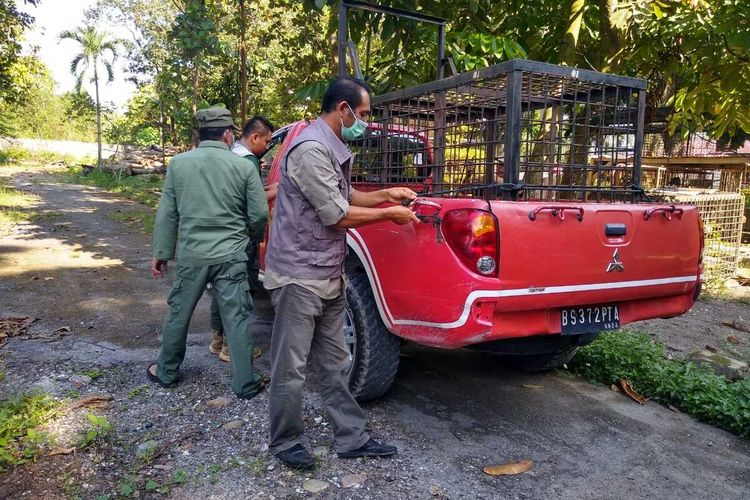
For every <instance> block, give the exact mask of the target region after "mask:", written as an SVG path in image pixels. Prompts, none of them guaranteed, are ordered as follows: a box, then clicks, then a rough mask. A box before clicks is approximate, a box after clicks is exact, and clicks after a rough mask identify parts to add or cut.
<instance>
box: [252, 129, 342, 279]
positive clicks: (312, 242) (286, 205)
mask: <svg viewBox="0 0 750 500" xmlns="http://www.w3.org/2000/svg"><path fill="white" fill-rule="evenodd" d="M327 126H328V125H326V124H325V123H323V122H322V120H320V119H318V120H317V121H315V122H314V123H312V124H311V125H310V126H308V127H307V128H306V129H305V130H303V131H302V133H301V134H299V135H298V136H297V137H296V138H295V139H294V140H293V141H292V144H290V146H289V150H288V151H287V152H286V154H285V155H284V157H283V158H282V159H281V179H280V180H279V191H278V194H277V196H276V203H275V205H274V210H273V221H272V223H271V234H270V237H269V240H268V248H267V251H266V266H267V267H268V268H270V269H272V270H273V271H274V272H276V273H277V274H280V275H282V276H289V277H292V278H303V279H320V280H324V279H331V278H336V277H339V276H341V274H342V273H343V267H344V259H345V258H346V229H340V228H336V227H328V226H325V225H323V223H322V222H320V218H319V217H318V214H317V213H316V212H315V208H314V207H313V206H312V205H311V204H310V203H309V202H308V201H307V198H305V196H304V194H302V191H300V189H299V188H298V187H297V186H296V185H295V184H294V182H292V181H291V179H290V178H289V175H288V173H287V165H286V164H287V159H288V158H289V153H291V152H292V150H293V149H294V148H296V147H297V146H298V145H300V144H301V143H303V142H306V141H315V142H319V143H320V144H322V145H323V146H325V148H326V150H327V151H328V155H329V157H330V159H331V163H332V164H333V165H334V168H335V170H336V175H337V176H338V180H339V182H338V188H339V190H340V191H341V195H342V196H343V197H344V199H349V191H350V189H351V187H350V175H351V161H347V162H346V163H345V164H344V165H339V164H338V162H337V161H336V157H335V155H334V152H333V149H332V148H331V146H330V144H329V143H328V141H329V138H328V137H327V136H326V134H325V133H324V131H323V130H322V129H321V127H327Z"/></svg>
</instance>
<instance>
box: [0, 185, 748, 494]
mask: <svg viewBox="0 0 750 500" xmlns="http://www.w3.org/2000/svg"><path fill="white" fill-rule="evenodd" d="M8 172H10V171H8ZM12 175H13V176H14V180H15V182H16V183H23V184H26V183H31V185H30V186H28V187H27V189H29V190H30V191H32V192H34V193H35V194H38V195H39V196H40V197H41V202H40V203H41V205H40V207H39V208H38V210H39V209H40V210H43V211H47V212H48V213H50V214H56V215H54V216H50V217H46V218H43V219H41V220H40V221H39V222H38V223H37V225H21V226H19V227H18V228H17V230H16V231H15V232H13V234H11V235H8V236H7V237H4V238H2V239H0V316H8V315H13V316H35V317H38V318H40V320H39V321H38V322H37V323H35V325H34V326H33V327H32V330H31V331H32V333H33V334H35V335H48V334H50V333H51V332H53V331H54V330H56V329H58V328H60V327H62V326H66V327H68V328H70V332H69V334H68V335H66V336H65V337H64V338H62V339H61V340H58V341H54V342H44V341H42V340H22V339H12V340H11V342H9V343H8V345H6V346H5V347H4V348H2V349H0V356H2V358H0V359H1V361H0V365H2V366H0V369H2V371H4V372H5V375H6V376H5V379H4V380H2V381H0V399H4V398H6V397H8V396H10V395H14V394H21V393H23V392H25V391H26V390H28V389H31V388H39V389H42V390H45V391H48V392H50V393H52V394H54V395H56V396H57V397H59V398H67V399H68V400H70V401H71V403H69V404H68V409H67V410H66V411H65V412H63V414H62V415H61V416H60V417H59V418H56V419H54V420H52V421H51V422H49V423H48V424H47V427H46V428H45V429H44V430H45V432H47V433H48V435H49V436H51V437H53V438H55V441H56V442H55V443H54V447H57V448H60V447H68V446H70V445H73V444H76V443H78V442H79V439H80V436H81V434H82V433H83V432H84V431H85V430H86V429H88V428H90V423H89V422H88V420H87V417H86V414H87V413H89V412H92V413H95V414H98V415H103V416H106V417H107V419H108V421H109V422H110V423H111V425H112V431H111V432H110V433H109V435H108V436H105V437H101V438H100V439H97V440H96V441H95V442H94V444H92V445H91V446H89V447H88V448H85V449H83V450H78V451H76V452H75V453H72V454H68V455H58V456H51V455H50V453H49V452H50V451H51V448H52V446H50V447H49V448H45V449H44V450H43V452H42V453H41V454H40V457H39V459H38V461H37V462H36V463H32V464H27V465H25V466H22V467H19V468H16V469H14V470H11V471H7V472H4V473H0V498H98V497H100V496H102V495H107V496H109V498H114V497H116V496H117V495H120V496H122V497H126V496H128V497H139V498H152V497H153V498H156V497H164V496H169V497H172V498H200V497H205V498H297V497H304V496H316V497H320V498H373V499H375V498H377V499H380V498H404V499H406V498H409V499H411V498H435V497H438V498H576V499H580V498H632V497H638V498H665V497H670V498H671V497H680V496H682V497H685V498H707V499H708V498H710V499H714V498H748V497H750V472H749V471H750V443H748V442H747V441H743V440H741V439H739V438H737V437H735V436H732V435H730V434H728V433H726V432H723V431H720V430H718V429H715V428H713V427H710V426H708V425H704V424H700V423H698V422H695V421H694V420H692V419H691V418H689V417H687V416H686V415H683V414H680V413H676V412H672V411H670V410H669V409H667V408H665V407H663V406H661V405H658V404H653V403H649V404H647V405H644V406H640V405H637V404H635V403H633V402H632V401H631V400H629V399H627V398H625V397H624V396H623V395H622V394H618V393H614V392H612V391H610V390H609V389H608V388H606V387H603V386H597V385H590V384H588V383H586V382H585V381H582V380H580V379H577V378H575V377H570V376H568V375H567V374H566V373H550V374H544V375H536V376H534V375H527V374H522V373H519V372H516V371H513V370H511V369H510V368H508V367H506V366H504V364H503V362H502V361H501V360H499V359H498V358H496V357H493V356H490V355H486V354H482V353H478V352H474V351H468V350H459V351H442V350H436V349H428V348H423V347H419V346H406V347H405V349H404V351H403V355H402V358H401V366H400V370H399V375H398V377H397V380H396V383H395V385H394V387H393V389H392V390H391V391H390V392H389V393H388V394H387V395H386V396H385V397H383V398H381V399H380V400H378V401H374V402H372V403H369V404H367V405H366V406H365V409H366V411H367V414H368V416H369V419H370V427H371V429H372V432H373V434H374V436H375V437H376V438H378V439H383V440H385V441H388V442H390V443H393V444H396V445H397V446H398V447H399V449H400V453H399V455H397V456H396V457H394V458H392V459H383V460H373V459H369V460H362V459H359V460H342V459H338V458H336V456H335V454H334V453H333V451H332V436H331V432H330V425H329V424H328V422H327V419H326V415H325V413H324V411H323V410H322V406H321V401H320V398H319V397H318V395H317V392H316V391H315V380H314V377H313V378H312V380H311V383H310V384H308V385H309V387H308V391H306V393H305V404H304V408H305V409H304V415H305V420H306V428H307V433H306V436H305V439H306V444H308V445H309V447H310V449H311V450H314V452H315V454H316V455H317V456H318V466H317V468H316V469H315V470H313V471H311V472H305V473H302V472H294V471H290V470H288V469H287V468H285V467H284V466H283V465H282V464H281V463H279V462H278V461H277V460H276V459H275V458H274V457H272V456H270V455H269V454H268V451H267V446H266V442H267V432H268V429H267V425H268V424H267V418H266V415H267V395H266V394H262V395H260V396H259V397H257V398H255V399H253V400H251V401H242V400H238V399H236V398H235V397H234V396H233V395H231V391H230V390H229V368H228V366H227V365H226V364H224V363H221V362H220V361H219V360H218V359H217V358H216V357H215V356H213V355H210V354H209V353H208V343H209V341H210V333H209V332H210V329H209V326H208V301H207V300H206V299H205V298H204V300H203V301H202V302H201V304H200V305H199V308H198V312H197V314H196V317H195V320H194V321H193V324H192V326H191V332H190V335H189V338H188V350H187V357H186V361H185V363H184V365H183V382H182V383H181V384H180V385H179V386H178V387H177V388H175V389H169V390H165V389H161V388H158V387H156V386H154V385H152V384H149V383H148V382H147V381H146V379H145V376H144V372H145V368H146V366H147V364H148V363H149V362H151V361H152V360H153V359H154V358H155V356H156V353H157V352H158V330H159V325H160V322H161V320H162V318H163V315H164V313H165V311H166V306H165V303H164V301H165V297H166V292H167V289H168V287H169V284H168V283H167V282H164V281H153V280H151V279H150V278H149V277H148V273H147V268H148V260H149V259H148V255H149V253H150V252H149V243H148V240H149V238H148V237H146V236H144V235H140V234H137V233H134V232H131V231H130V230H129V228H128V226H127V225H123V224H122V223H119V222H116V221H113V220H111V219H110V218H108V214H111V213H112V212H114V211H118V210H120V211H122V210H137V209H138V207H137V206H136V205H135V204H133V203H130V202H125V201H122V200H118V199H116V198H114V197H112V196H109V195H106V194H104V193H102V192H100V191H98V190H96V189H92V188H86V187H82V186H66V185H59V184H57V183H56V182H54V180H53V179H52V178H51V177H50V176H49V175H48V173H45V172H18V171H14V172H12ZM748 307H750V306H747V304H741V303H737V302H727V301H703V302H701V303H700V304H698V306H696V309H695V313H691V314H689V315H685V316H683V317H681V318H676V319H673V320H669V321H666V320H665V321H655V322H645V323H644V324H642V325H640V326H639V327H640V328H641V329H645V330H646V331H649V332H650V333H652V334H653V335H655V336H657V337H659V338H661V339H662V340H665V341H667V343H668V344H669V345H670V347H671V349H672V350H673V352H674V353H675V355H678V354H679V353H682V352H687V351H689V350H691V349H692V348H693V347H696V345H698V346H700V344H703V343H712V344H718V343H719V340H720V339H721V338H722V337H723V338H725V339H726V335H729V333H726V331H725V330H722V329H721V328H724V327H723V326H721V325H719V326H717V324H716V323H717V322H718V323H719V324H720V323H721V321H723V320H724V319H728V320H731V319H732V318H735V319H736V318H738V317H742V318H743V320H747V319H750V318H748V317H750V314H747V311H748ZM272 319H273V315H272V311H271V310H270V307H269V304H268V301H267V298H264V297H261V298H260V299H259V300H258V301H257V303H256V310H255V312H254V316H253V331H254V332H255V335H256V341H257V343H258V345H259V346H260V347H261V349H262V355H261V356H260V358H258V360H257V362H258V367H259V369H260V370H261V371H264V372H266V373H267V372H268V368H269V367H268V357H267V352H268V342H269V336H270V325H271V322H272ZM730 330H731V331H732V332H733V333H734V334H735V335H738V336H741V340H742V342H743V343H744V342H747V340H748V338H747V334H745V335H744V336H742V333H741V332H740V333H737V331H736V330H733V329H730ZM711 332H715V336H714V337H709V340H706V336H709V335H714V333H711ZM742 345H743V346H746V345H747V344H742ZM91 395H106V396H107V397H111V401H109V402H108V405H109V406H108V407H107V408H104V409H98V410H95V409H87V408H77V409H75V408H72V407H71V406H70V405H72V404H74V403H75V402H76V401H81V400H82V399H84V398H86V397H87V396H91ZM519 460H532V461H533V467H532V468H531V470H530V471H529V472H527V473H525V474H522V475H518V476H507V477H490V476H487V475H485V474H483V473H482V470H481V469H482V467H483V466H485V465H491V464H502V463H506V462H514V461H519ZM314 491H318V492H317V493H314Z"/></svg>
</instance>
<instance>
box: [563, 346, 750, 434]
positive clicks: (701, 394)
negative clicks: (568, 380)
mask: <svg viewBox="0 0 750 500" xmlns="http://www.w3.org/2000/svg"><path fill="white" fill-rule="evenodd" d="M569 366H570V368H571V369H572V370H573V371H574V372H576V373H579V374H581V375H583V376H584V377H587V378H588V379H589V380H592V381H598V382H603V383H605V384H613V383H617V382H618V381H619V380H620V379H623V378H625V379H627V380H628V381H629V382H630V384H631V386H632V387H633V389H635V390H636V391H638V392H640V393H641V394H643V395H644V396H646V397H649V398H651V399H654V400H656V401H660V402H662V403H668V404H672V405H674V406H675V407H677V408H679V409H681V410H682V411H684V412H685V413H687V414H689V415H691V416H693V417H695V418H696V419H698V420H701V421H704V422H707V423H709V424H713V425H716V426H718V427H721V428H722V429H725V430H728V431H730V432H733V433H735V434H738V435H740V436H742V437H746V438H750V380H740V381H737V382H734V383H732V382H729V381H728V380H727V379H726V378H725V377H723V376H720V375H716V374H715V373H714V372H713V371H711V370H710V369H708V368H698V367H696V366H695V365H694V364H693V363H690V362H686V361H681V360H670V359H666V358H665V356H664V346H663V345H661V344H660V343H658V342H654V341H652V340H651V339H650V338H649V336H648V335H646V334H644V333H635V332H627V331H625V332H605V333H602V334H601V335H600V336H599V337H598V338H597V339H596V341H594V342H593V343H592V344H590V345H588V346H586V347H583V348H581V349H580V350H579V351H578V353H577V354H576V356H575V358H573V360H572V361H571V362H570V363H569Z"/></svg>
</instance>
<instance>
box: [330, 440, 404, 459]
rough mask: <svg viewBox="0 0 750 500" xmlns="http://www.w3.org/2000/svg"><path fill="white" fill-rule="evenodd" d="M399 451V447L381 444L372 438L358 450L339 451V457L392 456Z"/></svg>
mask: <svg viewBox="0 0 750 500" xmlns="http://www.w3.org/2000/svg"><path fill="white" fill-rule="evenodd" d="M396 453H398V448H396V447H395V446H391V445H389V444H381V443H378V442H377V441H375V440H374V439H372V438H370V440H369V441H367V442H366V443H365V444H363V445H362V446H361V447H359V448H357V449H356V450H352V451H346V452H344V453H339V454H338V455H339V458H359V457H390V456H391V455H395V454H396Z"/></svg>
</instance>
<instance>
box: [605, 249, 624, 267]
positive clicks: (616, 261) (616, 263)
mask: <svg viewBox="0 0 750 500" xmlns="http://www.w3.org/2000/svg"><path fill="white" fill-rule="evenodd" d="M624 270H625V266H623V265H622V261H621V260H620V249H619V248H616V249H615V253H613V254H612V262H610V263H609V265H608V266H607V272H608V273H611V272H612V271H617V272H618V273H621V272H623V271H624Z"/></svg>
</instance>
